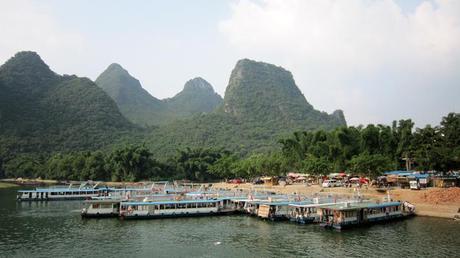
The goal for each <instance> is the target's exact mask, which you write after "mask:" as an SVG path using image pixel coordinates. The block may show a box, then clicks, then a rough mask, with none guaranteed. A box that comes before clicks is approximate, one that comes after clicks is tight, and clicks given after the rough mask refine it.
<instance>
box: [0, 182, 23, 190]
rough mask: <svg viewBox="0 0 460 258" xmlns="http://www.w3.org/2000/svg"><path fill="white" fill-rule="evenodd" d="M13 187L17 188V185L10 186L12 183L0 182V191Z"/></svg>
mask: <svg viewBox="0 0 460 258" xmlns="http://www.w3.org/2000/svg"><path fill="white" fill-rule="evenodd" d="M13 187H19V185H16V184H12V183H5V182H0V189H4V188H13Z"/></svg>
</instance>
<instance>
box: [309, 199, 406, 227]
mask: <svg viewBox="0 0 460 258" xmlns="http://www.w3.org/2000/svg"><path fill="white" fill-rule="evenodd" d="M414 211H415V207H414V206H413V205H412V204H410V203H407V202H404V203H401V202H383V203H372V202H364V203H348V202H347V203H344V204H335V205H330V206H324V207H319V208H318V213H319V214H320V222H321V223H320V226H322V227H325V228H333V229H337V230H341V229H346V228H351V227H356V226H360V225H369V224H375V223H379V222H385V221H391V220H397V219H402V218H405V217H408V216H411V215H413V214H414Z"/></svg>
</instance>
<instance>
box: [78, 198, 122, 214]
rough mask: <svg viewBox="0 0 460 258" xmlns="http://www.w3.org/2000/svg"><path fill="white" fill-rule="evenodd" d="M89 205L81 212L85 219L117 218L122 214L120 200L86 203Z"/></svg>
mask: <svg viewBox="0 0 460 258" xmlns="http://www.w3.org/2000/svg"><path fill="white" fill-rule="evenodd" d="M85 204H86V205H87V206H86V208H84V209H83V210H82V211H81V216H82V217H83V218H104V217H117V216H118V215H119V214H120V200H117V199H101V200H88V201H85Z"/></svg>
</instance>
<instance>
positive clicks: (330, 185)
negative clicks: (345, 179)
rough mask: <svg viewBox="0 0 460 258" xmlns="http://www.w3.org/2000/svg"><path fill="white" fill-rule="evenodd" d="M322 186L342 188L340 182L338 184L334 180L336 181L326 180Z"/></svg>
mask: <svg viewBox="0 0 460 258" xmlns="http://www.w3.org/2000/svg"><path fill="white" fill-rule="evenodd" d="M321 186H322V187H337V186H340V182H337V180H334V179H330V180H325V181H324V182H323V184H322V185H321Z"/></svg>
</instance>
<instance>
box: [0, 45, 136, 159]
mask: <svg viewBox="0 0 460 258" xmlns="http://www.w3.org/2000/svg"><path fill="white" fill-rule="evenodd" d="M0 92H1V93H2V94H1V101H0V142H1V144H2V145H3V146H9V148H12V149H14V150H12V152H30V151H35V152H52V151H66V150H85V149H97V148H101V147H103V146H106V145H108V144H111V143H113V142H114V141H115V140H116V138H118V136H119V135H120V134H122V133H123V132H126V131H128V130H132V129H134V126H133V125H132V124H131V123H129V122H128V121H127V120H126V119H125V118H124V117H123V116H122V115H121V113H120V112H119V110H118V108H117V106H116V104H115V103H114V101H113V100H112V99H111V98H110V97H109V96H108V95H107V94H106V93H105V92H104V91H102V90H101V89H100V88H99V87H97V86H96V85H95V84H94V83H93V82H92V81H91V80H89V79H87V78H79V77H76V76H60V75H57V74H56V73H54V72H52V71H51V70H50V69H49V67H48V66H47V65H46V64H45V63H44V62H43V61H42V60H41V58H40V57H39V56H38V55H37V54H36V53H35V52H19V53H17V54H16V55H15V56H14V57H13V58H11V59H10V60H8V61H7V62H6V63H5V64H3V65H2V66H1V67H0Z"/></svg>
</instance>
